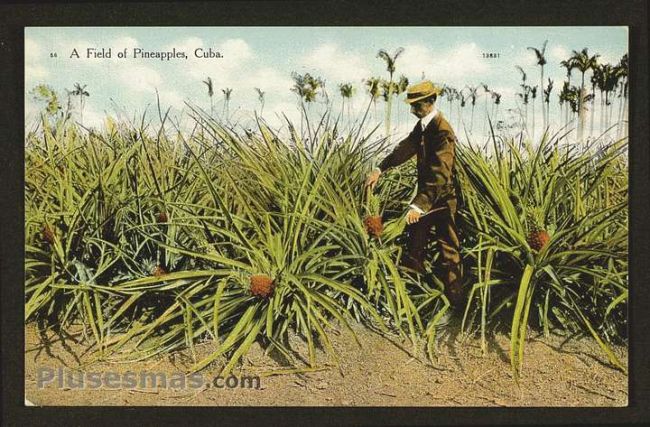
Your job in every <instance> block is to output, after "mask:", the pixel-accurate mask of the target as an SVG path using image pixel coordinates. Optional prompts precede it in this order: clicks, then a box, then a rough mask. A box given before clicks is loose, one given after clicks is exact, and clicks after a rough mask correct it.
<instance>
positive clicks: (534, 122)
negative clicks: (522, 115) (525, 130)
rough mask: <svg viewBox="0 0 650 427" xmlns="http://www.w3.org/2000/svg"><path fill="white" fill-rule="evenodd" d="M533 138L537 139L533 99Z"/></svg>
mask: <svg viewBox="0 0 650 427" xmlns="http://www.w3.org/2000/svg"><path fill="white" fill-rule="evenodd" d="M532 139H533V141H535V100H534V99H533V134H532Z"/></svg>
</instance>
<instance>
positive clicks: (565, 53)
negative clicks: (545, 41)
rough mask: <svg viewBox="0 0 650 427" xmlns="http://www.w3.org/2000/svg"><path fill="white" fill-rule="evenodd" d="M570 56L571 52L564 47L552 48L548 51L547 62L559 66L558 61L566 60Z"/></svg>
mask: <svg viewBox="0 0 650 427" xmlns="http://www.w3.org/2000/svg"><path fill="white" fill-rule="evenodd" d="M570 55H571V52H570V51H569V49H567V48H566V47H564V46H561V45H557V46H553V47H551V48H550V49H549V51H548V62H550V63H558V64H559V63H560V61H564V60H566V59H567V58H568V57H569V56H570Z"/></svg>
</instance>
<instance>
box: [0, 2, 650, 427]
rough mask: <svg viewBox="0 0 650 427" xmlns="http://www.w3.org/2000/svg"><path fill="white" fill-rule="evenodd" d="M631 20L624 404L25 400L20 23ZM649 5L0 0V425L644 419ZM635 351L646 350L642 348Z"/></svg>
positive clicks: (649, 234) (648, 362) (649, 361)
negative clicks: (37, 403) (212, 404)
mask: <svg viewBox="0 0 650 427" xmlns="http://www.w3.org/2000/svg"><path fill="white" fill-rule="evenodd" d="M223 25H227V26H254V25H256V26H298V25H300V26H311V25H322V26H339V25H340V26H550V25H554V26H580V25H586V26H589V25H620V26H629V53H630V88H631V89H632V90H633V91H632V93H631V98H630V110H629V113H630V121H631V124H632V126H630V139H631V140H632V141H634V143H632V144H631V146H630V157H629V158H630V282H631V285H632V286H630V292H631V296H630V325H631V328H630V375H629V384H630V393H629V402H630V406H629V407H627V408H612V409H609V408H557V409H555V408H332V407H318V408H263V407H262V408H225V407H216V408H205V407H201V408H193V407H183V408H180V409H179V408H174V407H45V408H25V407H24V406H23V397H24V337H23V330H24V328H23V322H22V319H23V313H24V305H23V301H24V299H23V289H24V288H23V265H24V252H23V248H24V188H23V168H24V145H23V142H22V141H23V139H24V137H23V133H24V123H23V122H24V119H23V117H24V114H23V108H24V105H23V104H24V95H23V94H24V80H23V71H24V60H23V58H24V56H23V49H24V32H23V30H24V27H25V26H223ZM647 51H648V4H647V2H646V1H645V0H618V1H611V0H582V1H577V0H574V1H571V2H569V1H560V0H538V1H534V2H533V1H523V0H493V1H480V0H465V1H462V2H461V1H453V0H437V1H436V2H435V3H434V2H431V1H430V2H426V0H421V1H420V2H418V3H416V2H412V1H409V2H407V1H385V2H382V3H373V2H370V1H367V0H363V1H355V2H351V1H331V2H319V3H306V2H252V1H233V2H218V3H217V2H191V3H190V2H185V3H182V4H181V3H180V2H179V3H170V2H167V3H153V2H149V3H142V2H140V3H135V2H131V3H126V2H122V3H101V4H100V3H98V2H95V3H90V2H75V3H70V2H69V3H68V4H57V3H55V2H47V3H45V2H40V3H36V2H31V3H22V4H18V3H15V2H14V4H12V5H1V6H0V58H1V63H2V67H0V75H1V81H2V90H1V91H0V96H1V97H2V98H4V99H3V101H4V102H3V104H2V105H3V108H2V113H1V115H0V118H1V122H0V135H2V139H0V141H1V142H2V156H0V173H1V174H2V175H1V176H2V179H1V180H0V183H1V185H0V203H1V206H2V208H0V217H1V222H0V233H1V234H0V237H1V238H2V239H1V252H0V296H1V298H0V301H1V303H0V304H1V305H0V308H1V309H2V310H1V316H2V317H1V323H0V325H1V328H2V335H1V337H0V349H1V350H0V351H1V354H2V371H1V375H0V384H1V386H2V402H3V405H2V407H3V413H2V421H1V424H2V425H7V426H14V425H29V426H31V425H48V426H49V425H90V424H109V423H110V424H115V423H116V422H119V423H122V424H124V425H138V424H139V425H152V424H154V423H155V424H159V425H172V424H177V425H178V424H192V425H194V424H203V425H214V424H218V425H222V424H226V425H230V424H235V425H282V424H291V425H304V424H334V425H377V424H382V425H402V424H410V425H415V424H418V425H425V424H437V425H444V424H483V425H485V424H489V425H492V424H603V423H606V424H619V423H620V424H626V425H630V424H632V423H641V422H642V421H645V422H649V421H650V416H649V415H650V411H649V410H648V405H647V403H648V402H650V395H649V391H650V381H648V376H649V374H650V358H649V357H648V351H650V349H648V344H649V342H650V340H649V339H648V338H647V333H646V331H648V330H649V327H650V324H649V322H648V320H649V317H648V311H649V310H648V307H650V304H649V302H650V301H649V296H650V292H648V291H643V290H642V288H643V287H644V286H646V283H645V280H644V279H648V278H650V263H649V262H648V254H649V250H648V249H649V246H650V243H649V242H650V222H649V221H648V218H649V217H650V185H649V184H650V156H649V153H650V150H649V148H650V138H649V137H648V120H647V118H648V95H649V94H648V74H649V73H648V56H647ZM643 350H646V352H644V351H643Z"/></svg>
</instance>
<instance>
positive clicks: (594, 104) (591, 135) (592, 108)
mask: <svg viewBox="0 0 650 427" xmlns="http://www.w3.org/2000/svg"><path fill="white" fill-rule="evenodd" d="M591 95H592V98H591V127H590V129H589V137H591V138H593V136H594V112H595V110H596V92H595V91H592V92H591Z"/></svg>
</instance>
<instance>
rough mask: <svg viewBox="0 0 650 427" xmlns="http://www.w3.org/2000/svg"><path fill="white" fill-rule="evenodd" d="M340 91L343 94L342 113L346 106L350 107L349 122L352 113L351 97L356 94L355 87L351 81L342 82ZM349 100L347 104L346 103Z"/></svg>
mask: <svg viewBox="0 0 650 427" xmlns="http://www.w3.org/2000/svg"><path fill="white" fill-rule="evenodd" d="M339 93H340V94H341V115H342V114H343V112H344V111H345V107H346V105H347V107H348V123H350V121H351V115H350V99H351V98H352V96H353V95H354V87H353V86H352V84H351V83H342V84H340V85H339ZM346 100H347V104H346Z"/></svg>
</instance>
